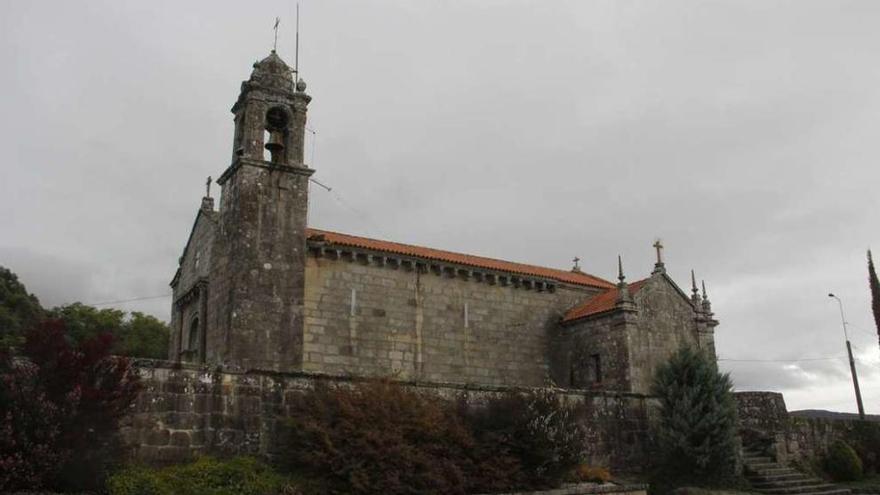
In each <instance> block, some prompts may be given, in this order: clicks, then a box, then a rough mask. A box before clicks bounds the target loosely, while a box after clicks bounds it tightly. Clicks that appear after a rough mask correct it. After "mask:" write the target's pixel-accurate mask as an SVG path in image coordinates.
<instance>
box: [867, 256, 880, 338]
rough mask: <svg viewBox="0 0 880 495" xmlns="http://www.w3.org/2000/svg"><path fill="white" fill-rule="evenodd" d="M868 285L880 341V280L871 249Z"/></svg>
mask: <svg viewBox="0 0 880 495" xmlns="http://www.w3.org/2000/svg"><path fill="white" fill-rule="evenodd" d="M868 285H870V286H871V310H872V311H873V313H874V324H875V325H876V326H877V337H878V339H880V280H877V272H876V271H875V270H874V259H873V258H872V257H871V250H870V249H869V250H868Z"/></svg>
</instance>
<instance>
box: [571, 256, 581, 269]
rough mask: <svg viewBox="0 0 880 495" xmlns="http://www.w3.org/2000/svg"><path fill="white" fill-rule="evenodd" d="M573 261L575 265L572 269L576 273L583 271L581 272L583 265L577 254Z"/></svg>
mask: <svg viewBox="0 0 880 495" xmlns="http://www.w3.org/2000/svg"><path fill="white" fill-rule="evenodd" d="M572 261H573V262H574V266H573V267H571V271H572V272H574V273H582V272H581V265H580V264H579V263H580V261H581V259H580V258H578V257H577V256H575V257H574V259H572Z"/></svg>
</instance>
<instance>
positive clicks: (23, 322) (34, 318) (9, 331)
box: [0, 266, 43, 347]
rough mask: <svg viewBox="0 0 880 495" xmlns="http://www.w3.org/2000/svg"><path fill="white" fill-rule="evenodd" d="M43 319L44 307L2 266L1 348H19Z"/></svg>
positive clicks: (0, 277)
mask: <svg viewBox="0 0 880 495" xmlns="http://www.w3.org/2000/svg"><path fill="white" fill-rule="evenodd" d="M42 317H43V307H42V306H40V301H39V300H38V299H37V298H36V296H34V295H33V294H30V293H28V291H27V289H26V288H25V286H24V284H22V283H21V282H19V281H18V276H16V275H15V274H14V273H12V271H10V270H9V269H8V268H4V267H2V266H0V346H13V347H17V346H19V345H21V344H22V343H23V342H24V332H25V330H27V329H28V328H31V327H32V326H33V325H35V324H36V323H37V322H38V321H39V320H40V319H41V318H42Z"/></svg>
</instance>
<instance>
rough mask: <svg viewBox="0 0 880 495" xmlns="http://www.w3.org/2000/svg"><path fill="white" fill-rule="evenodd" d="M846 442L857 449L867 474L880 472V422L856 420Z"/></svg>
mask: <svg viewBox="0 0 880 495" xmlns="http://www.w3.org/2000/svg"><path fill="white" fill-rule="evenodd" d="M846 442H847V443H848V444H849V445H850V446H851V447H852V448H853V450H855V451H856V454H858V456H859V459H861V460H862V466H863V467H864V472H865V474H866V475H873V474H876V473H878V472H880V423H876V422H873V421H855V422H854V423H853V426H852V429H851V430H850V431H848V432H847V435H846Z"/></svg>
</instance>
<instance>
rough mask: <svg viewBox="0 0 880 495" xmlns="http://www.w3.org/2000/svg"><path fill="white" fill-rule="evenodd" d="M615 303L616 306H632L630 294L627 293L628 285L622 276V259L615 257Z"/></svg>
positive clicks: (618, 256)
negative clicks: (616, 281)
mask: <svg viewBox="0 0 880 495" xmlns="http://www.w3.org/2000/svg"><path fill="white" fill-rule="evenodd" d="M617 280H619V282H618V283H617V303H616V306H618V307H619V306H629V305H632V303H633V300H632V294H631V293H630V291H629V285H628V284H627V283H626V277H625V276H624V275H623V259H622V258H621V257H620V255H619V254H618V255H617Z"/></svg>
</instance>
